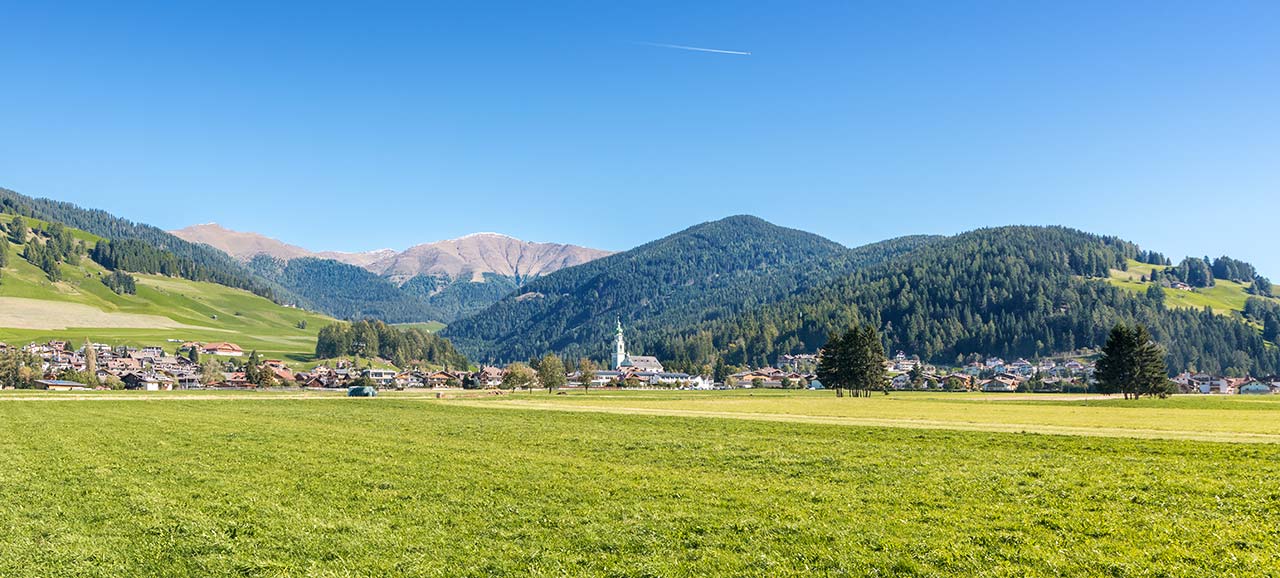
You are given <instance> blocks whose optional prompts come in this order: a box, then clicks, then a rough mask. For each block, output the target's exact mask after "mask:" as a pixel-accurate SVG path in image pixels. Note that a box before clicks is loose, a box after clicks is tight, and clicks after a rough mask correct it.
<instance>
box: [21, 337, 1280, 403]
mask: <svg viewBox="0 0 1280 578" xmlns="http://www.w3.org/2000/svg"><path fill="white" fill-rule="evenodd" d="M615 347H616V349H615V357H614V367H613V368H612V369H605V370H599V371H595V372H594V374H593V377H592V379H591V383H590V384H586V385H589V386H591V387H608V386H627V387H662V388H681V389H713V388H721V387H773V388H801V387H808V388H815V389H817V388H822V387H823V386H822V384H821V383H820V382H819V381H818V379H817V378H816V376H815V375H814V374H815V372H816V368H817V364H818V356H817V355H812V354H800V355H783V356H779V357H778V359H777V367H762V368H759V369H750V370H746V371H740V372H737V373H734V374H732V375H730V376H728V377H727V378H726V379H725V380H724V383H715V382H714V380H713V379H712V378H711V377H710V376H702V375H689V374H686V373H678V372H669V371H666V370H665V368H664V367H663V365H662V363H661V362H659V361H658V359H657V358H655V357H652V356H642V355H631V354H629V353H627V350H626V344H625V342H624V341H623V337H622V328H621V325H619V327H618V333H617V336H616V343H615ZM175 349H176V352H175V353H173V354H170V353H168V352H166V351H165V349H164V348H163V347H160V346H147V347H128V346H114V347H113V346H109V345H105V344H101V343H90V344H86V345H84V346H82V347H80V348H79V349H73V346H72V344H70V343H69V342H67V341H58V340H54V341H49V342H47V343H31V344H28V345H25V346H23V347H21V348H20V351H21V352H23V353H24V354H27V355H29V356H30V357H31V359H33V360H38V361H39V367H38V368H35V369H37V372H36V373H37V374H38V379H36V380H35V383H36V384H37V386H39V387H44V388H47V389H51V390H75V389H88V388H89V386H88V385H85V384H83V383H79V382H76V381H71V380H67V379H61V378H62V377H65V376H67V375H70V374H78V375H84V374H85V373H86V372H89V371H92V372H94V374H95V375H94V376H95V377H96V380H95V381H96V382H97V383H98V384H100V385H99V387H106V386H108V385H107V384H114V385H116V386H123V387H124V388H126V389H140V390H153V391H154V390H169V389H194V388H201V387H251V386H253V385H254V384H252V383H250V382H249V379H248V378H247V375H246V372H245V371H244V370H243V369H244V368H243V365H239V366H238V364H237V363H236V362H234V361H232V360H231V359H228V358H239V357H243V356H244V350H243V349H242V348H240V347H239V346H238V345H236V344H234V343H226V342H218V343H196V342H185V343H182V344H181V345H179V346H177V347H176V348H175ZM192 350H194V351H196V352H198V353H199V354H200V355H201V356H205V355H207V356H215V358H221V359H222V360H223V363H222V364H220V365H218V366H215V367H217V368H218V369H219V371H212V372H211V370H209V369H208V368H202V367H201V366H200V365H199V364H197V363H196V362H195V361H193V360H192V359H191V358H192V357H199V356H192V355H190V353H191V352H192ZM9 351H10V348H9V346H8V345H5V344H4V343H0V353H7V352H9ZM260 368H261V370H262V371H263V372H268V373H269V374H270V375H271V376H272V377H273V378H274V382H275V383H278V384H281V385H298V386H302V387H308V388H344V387H348V386H349V385H351V384H352V383H353V382H355V381H356V380H358V379H362V378H367V379H368V380H369V381H372V382H373V383H374V385H376V386H378V387H385V388H397V389H404V388H454V387H462V388H476V389H488V388H499V387H502V385H503V381H504V379H505V378H506V377H507V372H508V370H507V369H504V368H500V367H494V366H484V367H481V368H480V369H479V370H476V371H470V370H449V369H440V370H429V369H410V370H397V369H385V368H373V367H365V368H357V367H355V366H354V365H353V364H352V363H351V362H349V361H345V360H339V361H337V362H336V364H335V365H332V366H330V365H320V366H317V367H315V368H313V369H311V370H309V371H302V372H295V371H293V370H291V369H290V368H289V367H288V366H287V365H286V364H285V363H284V362H283V361H281V360H278V359H266V360H262V362H261V366H260ZM224 369H225V370H226V371H221V370H224ZM885 370H886V373H887V375H888V376H889V384H890V387H891V388H892V389H895V390H912V389H927V390H953V391H954V390H962V391H987V392H1012V391H1073V390H1077V391H1084V390H1085V388H1087V387H1088V386H1089V385H1090V384H1092V383H1093V379H1094V371H1095V368H1094V365H1093V364H1092V363H1086V362H1082V361H1079V360H1074V359H1068V360H1065V361H1061V362H1058V361H1054V360H1051V359H1044V360H1039V361H1036V362H1034V363H1033V362H1030V361H1027V360H1025V359H1018V360H1015V361H1013V362H1005V361H1004V360H1002V359H1000V358H998V357H991V358H987V359H985V360H983V361H975V362H972V363H969V364H967V365H965V366H963V367H959V368H950V369H946V370H940V369H939V368H938V367H936V366H934V365H931V364H928V363H923V362H921V361H920V360H919V359H918V358H914V357H909V356H907V355H906V354H905V353H904V352H901V351H899V352H897V354H896V355H895V356H894V357H893V358H892V359H888V360H886V361H885ZM567 377H568V381H569V383H570V384H571V385H577V386H582V385H584V384H583V383H582V378H583V376H582V374H581V373H580V372H574V373H571V374H569V375H568V376H567ZM1173 381H1174V382H1175V383H1176V384H1177V385H1178V387H1179V390H1180V391H1181V392H1182V393H1201V394H1271V393H1280V375H1276V376H1270V377H1265V378H1260V379H1259V378H1252V377H1241V378H1232V377H1222V376H1215V375H1208V374H1204V373H1196V374H1192V373H1189V372H1186V373H1182V374H1181V375H1178V376H1177V377H1175V378H1174V379H1173ZM0 386H9V387H11V386H12V384H0Z"/></svg>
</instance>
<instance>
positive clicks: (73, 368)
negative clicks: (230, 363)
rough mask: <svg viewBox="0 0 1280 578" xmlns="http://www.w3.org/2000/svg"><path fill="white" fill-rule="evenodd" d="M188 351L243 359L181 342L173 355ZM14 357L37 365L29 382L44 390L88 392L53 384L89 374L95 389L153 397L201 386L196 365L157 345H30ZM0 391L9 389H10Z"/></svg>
mask: <svg viewBox="0 0 1280 578" xmlns="http://www.w3.org/2000/svg"><path fill="white" fill-rule="evenodd" d="M192 348H195V349H197V350H198V351H200V353H203V354H207V355H217V356H224V357H239V356H242V355H244V351H243V350H242V349H240V348H239V347H238V346H236V345H235V344H232V343H208V344H200V343H194V342H187V343H183V344H182V346H181V347H179V348H178V350H179V351H189V350H190V349H192ZM19 351H21V352H22V353H25V354H27V355H30V356H31V357H32V358H33V359H35V360H38V362H39V367H38V368H33V369H36V370H37V373H38V374H39V375H40V376H41V379H37V380H35V383H36V384H37V385H38V386H41V387H44V388H46V389H52V390H76V389H89V386H88V385H86V384H84V383H81V382H78V381H71V380H65V379H59V376H65V375H67V374H68V373H72V372H74V373H77V374H81V375H83V374H85V373H87V372H89V371H90V370H92V372H93V373H94V378H95V381H97V383H99V384H109V383H112V382H117V381H118V382H119V383H121V384H123V386H124V387H125V388H126V389H144V390H149V391H157V390H167V389H186V388H194V387H200V386H201V385H202V384H201V373H200V367H199V365H197V364H196V363H195V362H194V361H192V360H191V359H189V358H188V357H186V356H181V355H176V354H169V353H167V352H166V351H165V350H164V348H163V347H161V346H157V345H153V346H147V347H129V346H124V345H119V346H114V347H113V346H110V345H107V344H104V343H90V344H87V345H84V346H81V347H80V348H78V349H73V346H72V344H71V343H70V342H67V341H61V340H53V341H49V342H47V343H30V344H27V345H24V346H22V347H21V348H19ZM0 352H2V353H8V352H9V346H8V345H6V344H4V343H0ZM91 358H92V364H91V363H90V359H91ZM0 385H2V386H4V387H12V384H0ZM100 387H106V386H105V385H102V386H100Z"/></svg>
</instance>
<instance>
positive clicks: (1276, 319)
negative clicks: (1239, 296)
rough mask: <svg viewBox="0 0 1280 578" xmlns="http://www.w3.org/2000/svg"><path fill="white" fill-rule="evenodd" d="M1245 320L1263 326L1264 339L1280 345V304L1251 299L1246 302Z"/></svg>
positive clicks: (1268, 300)
mask: <svg viewBox="0 0 1280 578" xmlns="http://www.w3.org/2000/svg"><path fill="white" fill-rule="evenodd" d="M1244 316H1245V319H1248V320H1249V321H1252V322H1253V323H1257V324H1258V325H1261V326H1262V338H1263V339H1265V340H1267V341H1270V342H1271V343H1273V344H1275V345H1280V303H1277V302H1276V301H1273V300H1270V299H1259V298H1257V297H1250V298H1248V299H1246V300H1245V302H1244Z"/></svg>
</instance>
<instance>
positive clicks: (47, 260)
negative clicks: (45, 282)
mask: <svg viewBox="0 0 1280 578" xmlns="http://www.w3.org/2000/svg"><path fill="white" fill-rule="evenodd" d="M4 233H5V235H4V239H3V244H0V252H2V254H3V257H0V260H2V261H3V262H2V263H0V266H7V265H8V261H9V243H10V241H12V242H13V243H16V244H20V245H22V246H23V249H22V257H23V258H24V259H26V260H27V261H28V262H30V263H31V264H32V265H35V266H36V267H39V268H40V270H41V271H44V273H45V275H46V276H48V277H49V280H51V281H61V280H62V268H61V265H62V263H68V264H71V265H78V264H80V258H81V257H82V256H83V255H84V254H85V253H86V252H87V251H86V249H85V244H84V241H80V240H77V239H76V238H75V236H74V235H72V234H71V231H70V230H68V229H67V228H66V227H65V226H63V225H62V224H61V223H49V224H48V225H46V226H44V227H43V228H41V227H39V226H37V227H30V226H28V225H27V222H26V220H25V219H23V218H22V217H14V218H13V220H11V221H9V223H8V225H7V226H5V227H4Z"/></svg>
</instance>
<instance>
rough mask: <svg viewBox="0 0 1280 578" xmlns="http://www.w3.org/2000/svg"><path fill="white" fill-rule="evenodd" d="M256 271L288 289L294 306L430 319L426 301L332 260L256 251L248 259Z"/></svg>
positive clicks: (343, 315)
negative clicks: (279, 255) (275, 254)
mask: <svg viewBox="0 0 1280 578" xmlns="http://www.w3.org/2000/svg"><path fill="white" fill-rule="evenodd" d="M248 265H249V268H250V269H252V270H253V271H254V272H255V273H257V274H258V275H261V276H262V277H264V278H266V279H269V280H271V281H273V282H275V283H278V284H280V285H281V286H284V287H286V288H288V289H289V290H290V291H291V292H293V294H294V295H296V296H297V299H298V302H299V305H302V306H304V307H306V308H308V309H314V310H317V311H324V312H325V313H328V314H329V315H332V316H334V317H337V318H339V319H366V318H367V319H381V320H383V321H386V322H388V323H403V322H411V321H423V320H429V319H433V318H434V317H433V315H432V314H431V311H430V310H431V306H430V304H429V303H428V302H427V299H425V298H424V297H421V296H419V295H414V294H411V293H409V292H406V291H402V290H401V289H400V288H399V287H396V286H395V284H393V283H391V282H390V281H388V280H386V279H384V278H382V277H379V276H377V275H374V274H373V273H370V272H369V271H366V270H365V269H362V268H360V267H356V266H355V265H348V264H346V263H339V262H338V261H334V260H331V259H317V258H315V257H301V258H298V259H289V260H288V261H285V260H283V259H277V258H275V257H271V256H269V255H265V254H259V255H257V256H256V257H254V258H253V259H251V260H250V261H249V263H248Z"/></svg>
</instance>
